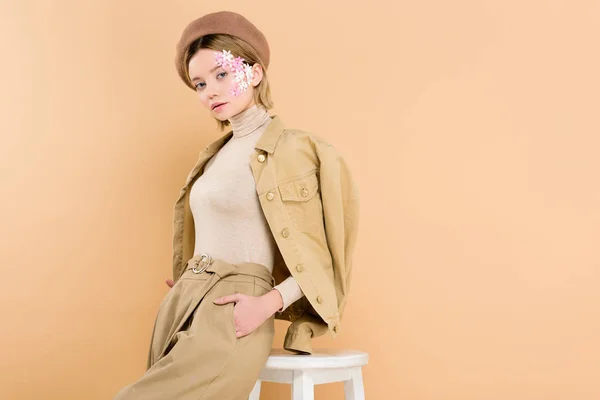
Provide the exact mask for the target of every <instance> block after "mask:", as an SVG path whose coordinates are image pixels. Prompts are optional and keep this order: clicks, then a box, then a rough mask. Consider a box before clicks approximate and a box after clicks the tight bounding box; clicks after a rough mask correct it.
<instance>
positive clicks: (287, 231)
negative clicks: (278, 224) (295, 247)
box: [281, 228, 290, 238]
mask: <svg viewBox="0 0 600 400" xmlns="http://www.w3.org/2000/svg"><path fill="white" fill-rule="evenodd" d="M281 236H283V237H284V238H286V237H288V236H290V231H289V229H288V228H283V230H282V231H281Z"/></svg>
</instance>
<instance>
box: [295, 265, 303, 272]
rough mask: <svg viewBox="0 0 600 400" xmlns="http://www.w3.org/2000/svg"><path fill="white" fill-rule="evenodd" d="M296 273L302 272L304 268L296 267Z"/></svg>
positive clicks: (301, 266)
mask: <svg viewBox="0 0 600 400" xmlns="http://www.w3.org/2000/svg"><path fill="white" fill-rule="evenodd" d="M296 271H298V272H302V271H304V266H303V265H302V264H298V265H296Z"/></svg>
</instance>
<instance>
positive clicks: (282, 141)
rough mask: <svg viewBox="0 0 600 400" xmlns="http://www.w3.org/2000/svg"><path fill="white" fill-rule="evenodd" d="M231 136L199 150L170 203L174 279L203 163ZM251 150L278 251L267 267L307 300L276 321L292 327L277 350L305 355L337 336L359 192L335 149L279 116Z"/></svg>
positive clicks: (190, 243) (187, 252) (190, 231)
mask: <svg viewBox="0 0 600 400" xmlns="http://www.w3.org/2000/svg"><path fill="white" fill-rule="evenodd" d="M231 137H232V132H231V131H230V132H228V133H227V134H226V135H224V136H223V137H221V138H220V139H219V140H217V141H215V142H214V143H212V144H211V145H209V146H208V147H206V148H205V149H204V150H203V151H201V152H200V156H199V158H198V161H197V162H196V165H195V166H194V168H193V169H192V171H191V172H190V174H189V175H188V177H187V179H186V182H185V185H184V187H183V188H182V189H181V192H180V194H179V198H178V199H177V201H176V203H175V209H174V215H173V217H174V221H173V232H174V234H173V279H174V280H175V281H177V280H178V279H179V277H180V276H181V274H182V273H183V271H185V266H186V264H187V261H188V260H189V259H190V258H192V257H193V255H194V242H195V233H194V230H195V228H196V226H195V225H194V219H193V217H192V213H191V211H190V206H189V193H190V189H191V187H192V185H193V183H194V181H195V180H196V179H197V178H198V177H199V176H200V175H202V172H203V167H204V165H205V164H206V162H207V161H208V160H209V159H210V158H211V157H212V156H214V155H215V154H216V153H217V152H218V151H219V149H220V148H221V147H222V146H223V145H224V144H225V143H226V142H227V141H228V140H229V139H230V138H231ZM255 149H256V152H255V153H254V154H253V155H252V159H251V160H250V167H251V169H252V173H253V176H254V181H255V182H256V192H257V194H258V197H259V201H260V204H261V208H262V210H263V212H264V214H265V217H266V219H267V222H268V224H269V227H270V229H271V232H272V234H273V237H274V238H275V241H276V242H277V248H278V249H279V254H278V255H277V257H276V262H275V265H274V269H273V276H274V277H275V282H276V284H278V283H280V282H282V281H283V280H284V279H285V278H287V277H288V276H289V275H290V274H291V275H292V276H293V277H294V278H295V279H296V281H297V282H298V285H300V288H301V289H302V292H303V293H304V295H305V296H304V297H303V298H301V299H300V300H298V301H296V302H295V303H293V304H291V305H290V306H289V307H288V308H287V309H286V310H284V311H283V312H281V313H279V312H278V313H276V314H275V318H277V319H284V320H289V321H291V322H292V323H291V325H290V326H289V328H288V330H287V334H286V337H285V341H284V346H283V347H284V348H285V349H287V350H290V351H295V352H299V353H310V352H311V351H312V347H311V338H313V337H315V336H321V335H323V334H324V333H325V332H326V331H329V333H330V334H331V335H332V336H333V337H335V336H336V335H337V334H338V333H339V331H340V317H341V316H342V312H343V310H344V306H345V304H346V300H347V296H348V289H349V284H350V278H351V273H352V254H353V251H354V247H355V243H356V236H357V229H358V209H359V198H358V190H357V188H356V185H355V184H354V181H353V180H352V177H351V174H350V171H349V169H348V166H347V164H346V162H345V161H344V159H343V158H342V157H341V156H340V154H338V153H337V151H336V150H335V148H334V147H333V146H331V145H330V144H328V143H327V142H325V141H324V140H322V139H321V138H319V137H317V136H316V135H312V134H309V133H307V132H303V131H300V130H295V129H286V128H285V127H284V124H283V122H282V120H281V118H279V117H278V116H274V117H273V120H272V121H271V122H270V123H269V125H268V127H267V130H266V131H265V132H264V133H263V134H262V136H261V138H260V139H259V141H258V143H257V144H256V146H255ZM201 222H202V221H200V223H201ZM196 223H198V222H196ZM200 228H201V227H200Z"/></svg>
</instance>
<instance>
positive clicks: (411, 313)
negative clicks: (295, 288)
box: [0, 0, 600, 400]
mask: <svg viewBox="0 0 600 400" xmlns="http://www.w3.org/2000/svg"><path fill="white" fill-rule="evenodd" d="M0 7H1V13H0V38H1V39H0V40H1V45H2V50H3V54H4V56H3V57H2V62H1V63H0V68H1V69H0V75H1V78H0V79H2V86H1V90H2V96H0V113H1V114H0V127H1V128H0V129H1V145H0V160H1V168H0V182H1V186H0V190H1V197H0V198H1V201H2V207H1V211H2V215H1V221H2V228H1V231H0V235H1V236H0V239H2V246H1V247H0V257H1V258H0V267H1V268H2V277H3V280H4V282H3V285H2V289H1V290H0V307H1V310H0V311H1V314H2V328H1V329H0V342H1V343H2V355H1V357H0V360H1V361H0V376H1V377H2V378H0V381H1V384H0V398H2V399H7V400H8V399H11V400H12V399H19V400H20V399H40V398H44V399H61V400H62V399H89V400H93V399H99V400H100V399H109V398H111V396H112V395H113V394H114V393H115V392H116V391H117V390H118V389H119V388H120V387H121V386H123V385H125V384H127V383H129V382H130V381H132V380H134V379H135V378H136V377H138V376H139V375H141V374H142V373H143V371H144V367H145V357H146V354H147V346H148V342H149V334H150V330H151V328H152V324H153V321H154V317H155V313H156V311H157V307H158V305H159V303H160V301H161V299H162V297H163V296H164V295H165V293H166V292H167V287H166V285H165V284H164V279H166V278H168V277H169V276H170V256H171V247H170V246H171V229H172V227H171V215H172V214H171V213H172V205H173V202H174V200H175V198H176V196H177V194H178V193H179V188H180V186H181V185H182V184H183V181H184V179H185V176H186V175H187V173H188V171H189V169H190V168H191V166H192V165H193V163H194V161H195V159H196V155H197V152H198V151H199V149H200V148H201V147H202V146H203V145H204V144H206V143H208V142H209V141H211V140H213V139H214V138H216V137H217V136H218V135H219V133H218V132H217V131H216V129H215V127H214V124H213V122H212V121H211V120H210V118H209V117H208V116H207V115H206V113H205V111H204V110H202V109H201V108H200V104H199V101H198V100H197V99H196V98H195V96H194V94H193V92H192V91H190V90H189V89H187V88H186V87H185V86H184V85H183V84H182V83H181V82H180V81H179V80H178V79H179V78H178V77H177V75H176V72H175V69H174V66H173V55H174V45H175V42H176V40H177V39H178V35H179V33H180V31H181V29H182V28H183V27H184V26H185V24H186V23H187V22H189V21H190V20H191V19H192V18H195V17H196V16H199V15H201V14H203V13H206V12H210V11H216V10H218V9H229V10H235V11H238V12H241V13H243V14H245V15H246V16H247V17H248V18H250V19H251V20H252V21H254V22H255V23H256V24H257V25H258V26H259V27H260V29H262V30H263V31H264V32H265V34H266V36H267V37H268V38H269V40H270V45H271V48H272V54H273V55H272V67H271V68H270V76H271V78H272V84H273V94H274V97H275V101H276V103H277V107H276V110H275V113H277V114H279V115H280V116H282V117H283V118H284V121H285V122H286V123H287V124H288V126H290V127H297V128H303V129H307V130H311V131H313V132H315V133H318V134H320V135H322V136H325V137H327V138H328V139H330V141H331V142H333V143H334V144H335V145H336V146H337V147H338V148H339V149H340V150H341V151H342V152H343V153H344V154H345V155H346V158H347V159H348V161H349V162H350V164H351V166H352V167H353V171H354V173H355V176H356V180H357V182H358V184H359V186H360V189H361V193H362V222H361V233H360V239H359V245H358V249H357V253H356V262H355V263H356V269H355V275H354V276H355V278H354V282H353V286H352V295H351V298H350V303H349V305H348V308H347V313H346V315H345V319H344V323H343V331H342V333H341V335H340V336H339V337H338V339H336V340H335V341H333V340H330V339H328V338H322V339H318V340H316V341H315V346H316V347H336V348H346V347H347V348H356V349H362V350H365V351H368V352H369V353H370V355H371V361H370V364H369V366H368V367H367V368H366V369H365V371H364V374H365V385H366V390H367V398H368V399H406V400H408V399H415V400H416V399H419V400H421V399H422V400H425V399H427V400H429V399H432V400H433V399H436V400H437V399H439V400H447V399H456V400H459V399H460V400H465V399H485V400H506V399H511V400H521V399H544V400H550V399H564V400H575V399H576V400H580V399H581V400H583V399H585V400H592V399H598V398H600V379H599V377H600V345H599V344H598V340H599V335H600V318H599V312H600V290H599V289H598V286H600V272H599V270H600V255H599V246H598V244H599V243H598V242H599V240H600V185H599V184H598V181H599V178H598V172H599V170H600V157H599V153H600V139H599V137H598V134H599V133H600V122H599V118H598V110H599V107H600V101H599V92H600V79H599V77H598V71H600V57H599V55H598V49H599V45H600V43H599V38H600V25H599V24H598V20H599V17H600V2H599V1H571V2H568V1H566V0H563V1H499V0H498V1H443V0H437V1H433V0H430V1H419V2H416V1H402V2H388V1H383V0H375V1H369V2H348V1H335V2H331V1H330V2H321V1H316V0H310V1H303V2H294V3H291V2H279V1H262V2H249V1H244V2H242V1H224V2H211V3H210V4H209V2H204V1H203V2H199V1H194V2H193V1H178V2H148V1H139V0H135V1H127V2H122V1H114V0H112V1H74V0H72V1H64V0H63V1H42V0H38V1H17V0H12V1H8V2H7V1H6V0H2V3H1V5H0ZM277 329H278V334H277V337H276V345H277V346H280V344H281V339H282V337H283V333H284V330H285V324H284V323H281V324H279V325H278V326H277ZM288 390H289V389H288V388H287V387H286V386H284V385H269V384H267V385H265V391H264V396H263V398H264V399H286V398H287V399H289V392H288ZM317 398H318V399H341V398H342V387H341V385H330V386H325V387H319V388H317Z"/></svg>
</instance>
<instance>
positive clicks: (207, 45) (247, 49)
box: [183, 33, 273, 131]
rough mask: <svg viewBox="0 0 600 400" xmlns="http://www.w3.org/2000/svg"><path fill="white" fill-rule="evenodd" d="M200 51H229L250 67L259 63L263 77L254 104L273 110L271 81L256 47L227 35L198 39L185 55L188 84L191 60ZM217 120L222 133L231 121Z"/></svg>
mask: <svg viewBox="0 0 600 400" xmlns="http://www.w3.org/2000/svg"><path fill="white" fill-rule="evenodd" d="M200 49H211V50H216V51H222V50H229V51H230V52H231V54H232V55H233V56H234V57H238V56H239V57H242V58H243V59H244V60H245V62H247V63H248V64H250V65H254V64H256V63H258V64H259V65H260V66H261V67H262V70H263V77H262V79H261V81H260V83H259V84H258V85H257V86H256V87H255V88H254V102H255V103H256V104H258V105H260V106H263V107H264V108H266V109H267V110H269V109H271V108H273V101H272V100H271V90H270V88H269V80H268V79H267V69H266V68H265V66H264V64H263V62H262V60H261V59H260V57H259V56H258V54H257V53H256V50H254V47H252V46H250V45H249V44H248V43H247V42H245V41H243V40H242V39H240V38H238V37H235V36H231V35H227V34H221V33H219V34H212V35H206V36H201V37H199V38H198V39H196V40H194V41H193V42H192V44H190V46H189V47H188V48H187V49H186V51H185V55H184V60H185V63H184V66H183V68H184V69H185V76H186V78H187V79H188V82H189V79H190V72H189V63H190V60H191V59H192V57H193V56H194V55H195V54H196V52H197V51H198V50H200ZM190 84H191V82H190ZM192 86H193V85H192ZM215 120H216V121H217V125H218V126H219V129H221V130H222V131H223V130H225V128H227V127H228V126H229V121H227V120H225V121H220V120H219V119H217V118H215Z"/></svg>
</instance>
